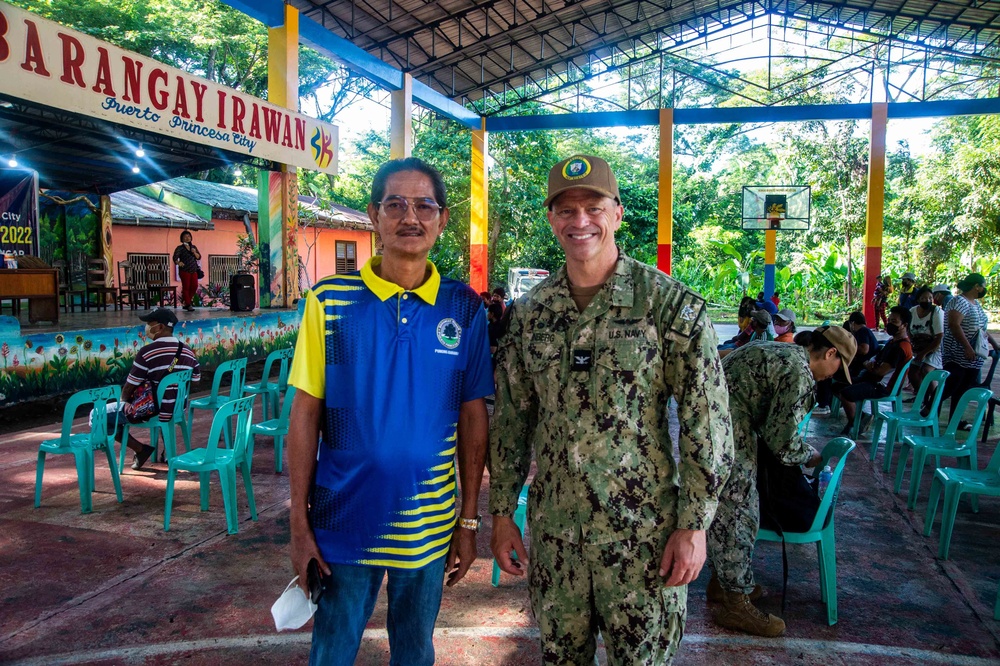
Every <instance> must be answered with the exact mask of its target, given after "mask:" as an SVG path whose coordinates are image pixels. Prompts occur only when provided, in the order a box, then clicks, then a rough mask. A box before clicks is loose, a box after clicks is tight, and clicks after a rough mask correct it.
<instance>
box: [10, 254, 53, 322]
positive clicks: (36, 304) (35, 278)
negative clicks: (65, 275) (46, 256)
mask: <svg viewBox="0 0 1000 666" xmlns="http://www.w3.org/2000/svg"><path fill="white" fill-rule="evenodd" d="M2 298H27V299H28V321H29V322H30V323H32V324H34V323H35V322H37V321H51V322H53V323H56V324H58V323H59V270H58V269H55V268H0V299H2Z"/></svg>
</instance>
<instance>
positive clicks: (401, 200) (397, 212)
mask: <svg viewBox="0 0 1000 666" xmlns="http://www.w3.org/2000/svg"><path fill="white" fill-rule="evenodd" d="M375 205H376V206H381V207H382V210H383V211H384V212H385V216H386V217H387V218H389V219H390V220H401V219H403V218H404V217H406V211H407V210H409V209H410V207H411V206H412V207H413V214H414V215H415V216H416V218H417V219H418V220H420V221H421V222H430V221H431V220H433V219H434V218H436V217H437V216H438V215H439V214H440V213H441V211H442V210H444V206H440V205H438V202H437V201H434V199H426V198H425V199H407V198H406V197H400V196H396V195H393V196H390V197H386V198H385V199H383V200H382V201H379V202H378V203H376V204H375Z"/></svg>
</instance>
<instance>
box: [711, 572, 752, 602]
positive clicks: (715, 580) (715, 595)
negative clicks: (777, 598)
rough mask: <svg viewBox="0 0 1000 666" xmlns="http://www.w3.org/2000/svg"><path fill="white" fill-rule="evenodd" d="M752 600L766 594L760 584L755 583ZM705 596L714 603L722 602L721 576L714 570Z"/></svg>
mask: <svg viewBox="0 0 1000 666" xmlns="http://www.w3.org/2000/svg"><path fill="white" fill-rule="evenodd" d="M749 596H750V601H757V600H758V599H760V598H761V597H762V596H764V588H762V587H761V586H760V585H754V586H753V591H752V592H750V595H749ZM705 597H706V598H707V599H708V600H709V601H710V602H711V603H713V604H720V603H722V584H721V583H719V577H718V576H716V575H715V572H714V571H713V572H712V578H711V579H710V580H709V581H708V589H706V590H705Z"/></svg>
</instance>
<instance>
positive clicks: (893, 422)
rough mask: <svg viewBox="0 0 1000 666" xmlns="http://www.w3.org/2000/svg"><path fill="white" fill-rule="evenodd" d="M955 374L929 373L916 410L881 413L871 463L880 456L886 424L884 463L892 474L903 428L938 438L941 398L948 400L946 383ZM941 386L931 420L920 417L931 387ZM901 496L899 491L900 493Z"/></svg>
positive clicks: (874, 432) (875, 427)
mask: <svg viewBox="0 0 1000 666" xmlns="http://www.w3.org/2000/svg"><path fill="white" fill-rule="evenodd" d="M950 374H951V373H950V372H948V371H947V370H932V371H930V372H928V373H927V375H926V376H925V377H924V380H923V381H922V382H920V388H919V389H918V390H917V395H916V397H914V398H913V406H912V407H910V409H907V410H902V409H901V410H899V411H892V412H885V413H883V412H877V413H876V414H875V415H874V421H873V422H872V445H871V461H872V462H875V454H876V453H878V444H879V439H880V437H879V435H880V434H881V432H882V422H883V421H885V423H886V427H885V456H884V458H885V459H884V460H883V461H882V470H883V471H884V472H888V471H889V466H890V465H891V463H892V451H893V449H894V448H895V447H896V441H897V439H898V438H900V437H902V435H903V428H920V431H921V434H923V435H929V436H931V437H937V436H938V432H939V428H940V426H939V425H938V411H939V408H940V407H941V398H942V396H944V382H945V380H946V379H948V375H950ZM934 382H937V386H936V387H935V388H934V399H933V400H932V401H931V405H930V411H929V412H928V413H927V416H921V415H920V409H921V407H922V406H923V404H924V399H925V398H926V396H927V392H928V391H929V390H930V386H931V384H933V383H934ZM897 492H898V490H897Z"/></svg>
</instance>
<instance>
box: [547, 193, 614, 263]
mask: <svg viewBox="0 0 1000 666" xmlns="http://www.w3.org/2000/svg"><path fill="white" fill-rule="evenodd" d="M624 214H625V209H624V208H622V207H621V206H620V205H619V204H617V203H615V200H614V199H612V198H610V197H605V196H602V195H600V194H598V193H596V192H594V191H592V190H587V189H583V188H575V189H572V190H567V191H566V192H563V193H562V194H560V195H559V197H558V198H557V199H556V200H555V201H553V202H552V205H551V206H550V207H549V212H548V218H549V224H550V225H551V226H552V231H553V233H555V235H556V239H557V240H558V241H559V244H560V245H561V246H562V248H563V250H564V251H565V252H566V263H567V264H576V265H578V266H581V267H583V266H587V265H588V264H592V263H593V262H596V265H600V266H605V265H606V264H607V265H613V264H614V262H615V261H617V259H618V248H617V247H615V232H616V231H618V228H619V227H620V226H621V224H622V216H623V215H624Z"/></svg>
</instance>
